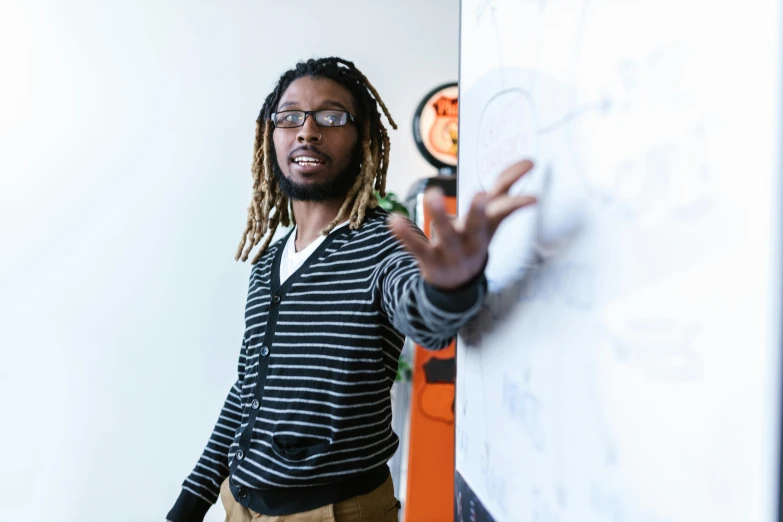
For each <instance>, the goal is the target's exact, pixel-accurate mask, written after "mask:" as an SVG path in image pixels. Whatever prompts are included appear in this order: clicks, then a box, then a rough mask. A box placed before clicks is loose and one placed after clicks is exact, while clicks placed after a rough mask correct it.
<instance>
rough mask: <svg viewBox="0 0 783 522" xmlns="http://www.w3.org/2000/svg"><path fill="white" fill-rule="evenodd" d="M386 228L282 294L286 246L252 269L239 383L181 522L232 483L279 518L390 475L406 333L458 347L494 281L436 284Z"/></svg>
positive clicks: (247, 500) (176, 516)
mask: <svg viewBox="0 0 783 522" xmlns="http://www.w3.org/2000/svg"><path fill="white" fill-rule="evenodd" d="M387 217H388V214H387V213H386V212H385V211H383V210H380V209H375V210H372V211H370V212H368V217H367V219H366V220H365V223H364V224H363V225H362V226H361V227H360V228H359V229H357V230H350V228H349V227H343V228H342V229H340V230H337V231H335V232H333V233H332V234H330V235H329V236H328V237H327V238H326V240H325V241H324V242H323V243H322V244H321V245H320V246H319V247H318V249H317V250H315V251H314V252H313V254H312V255H311V256H310V258H309V259H308V260H307V261H306V262H305V264H304V265H303V266H302V267H301V268H300V269H299V270H298V271H296V272H295V273H294V274H292V275H291V276H290V277H289V279H288V280H287V281H286V282H285V283H283V284H282V285H280V284H279V266H280V261H281V257H282V256H281V254H282V251H283V249H284V246H285V241H286V239H285V238H284V239H282V240H280V241H278V242H276V243H275V244H273V245H272V246H270V248H269V250H268V251H267V252H266V253H265V254H264V255H263V256H262V258H261V259H260V260H259V262H258V263H257V264H256V265H255V266H254V267H253V269H252V272H251V275H250V288H249V291H248V297H247V305H246V307H245V333H244V337H243V342H242V348H241V352H240V356H239V366H238V378H237V381H236V383H235V384H234V386H233V387H232V388H231V390H230V391H229V394H228V397H227V398H226V402H225V405H224V406H223V409H222V411H221V413H220V416H219V418H218V421H217V424H216V426H215V429H214V431H213V433H212V436H211V438H210V440H209V443H208V444H207V447H206V449H205V450H204V452H203V454H202V456H201V458H200V460H199V461H198V464H197V465H196V468H195V469H194V470H193V472H192V473H191V474H190V476H188V477H187V479H186V480H185V482H184V484H183V490H182V494H181V495H180V497H179V499H178V500H177V503H176V505H175V506H174V508H173V509H172V510H171V512H170V513H169V515H168V518H169V519H170V520H173V521H174V522H187V521H191V520H202V519H203V516H204V514H205V513H206V511H207V509H208V508H209V506H210V505H211V504H213V503H214V502H215V501H216V500H217V498H218V495H219V490H220V485H221V483H222V481H223V480H224V479H225V478H226V477H227V476H229V474H230V476H231V480H230V486H231V490H232V492H233V493H234V496H235V497H236V499H237V500H238V502H240V503H241V504H243V505H245V506H246V507H249V508H250V509H253V510H254V511H258V512H261V513H264V514H268V515H283V514H288V513H291V512H294V511H307V510H309V509H314V508H315V507H319V506H320V505H325V504H330V503H334V502H339V501H341V500H344V499H345V498H350V497H352V496H355V495H357V494H363V493H366V492H369V491H371V490H372V489H374V488H375V487H377V486H379V485H380V484H381V483H382V482H383V480H385V478H386V477H387V476H388V468H387V466H386V462H387V461H388V460H389V459H390V458H391V457H392V455H393V454H394V452H395V450H396V449H397V446H398V443H399V441H398V438H397V435H396V434H395V433H394V432H393V431H392V428H391V399H390V393H389V391H390V389H391V386H392V383H393V382H394V378H395V376H396V373H397V364H398V358H399V355H400V351H401V350H402V346H403V343H404V341H405V336H408V337H410V338H411V339H412V340H413V341H415V342H416V343H418V344H420V345H422V346H425V347H428V348H431V349H440V348H444V347H446V346H448V345H449V344H450V342H451V340H452V339H453V337H454V335H455V334H456V332H457V330H458V329H459V328H460V327H461V326H462V325H464V324H465V323H466V322H467V321H468V320H469V319H470V318H471V317H472V316H473V315H475V314H476V313H477V312H478V309H479V307H480V305H481V301H482V299H483V296H484V293H485V288H486V280H485V279H484V277H483V275H481V276H480V277H478V278H476V279H475V280H474V281H472V282H471V283H469V284H468V285H466V286H465V287H463V288H461V289H458V290H456V291H449V292H443V291H440V290H438V289H436V288H434V287H432V286H430V285H427V284H426V283H425V282H424V281H423V279H422V278H421V275H420V274H419V270H418V268H417V264H416V261H415V259H414V258H413V257H412V256H411V255H410V254H409V253H408V252H407V251H405V250H404V249H403V247H402V246H401V245H400V243H399V242H398V241H397V240H396V239H395V238H394V236H392V234H391V233H390V232H389V230H388V227H387V225H386V219H387Z"/></svg>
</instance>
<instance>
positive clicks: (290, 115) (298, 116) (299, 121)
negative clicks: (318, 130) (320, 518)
mask: <svg viewBox="0 0 783 522" xmlns="http://www.w3.org/2000/svg"><path fill="white" fill-rule="evenodd" d="M308 115H310V116H312V117H313V118H315V124H316V125H318V126H319V127H343V126H345V125H346V124H347V123H348V122H349V121H352V122H355V121H356V120H355V119H354V117H353V114H351V113H350V112H345V111H334V110H321V111H282V112H273V113H272V123H273V124H274V125H275V127H280V128H282V129H290V128H292V127H301V126H302V125H304V124H305V120H307V116H308Z"/></svg>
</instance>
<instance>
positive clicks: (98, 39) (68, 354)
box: [0, 0, 458, 522]
mask: <svg viewBox="0 0 783 522" xmlns="http://www.w3.org/2000/svg"><path fill="white" fill-rule="evenodd" d="M9 4H11V2H6V3H3V5H2V6H1V7H0V71H1V72H0V74H1V75H2V81H1V82H0V248H2V251H1V252H2V255H0V348H1V349H2V363H0V413H1V414H2V417H1V418H2V425H3V429H2V430H0V447H2V448H3V458H2V464H0V521H11V520H30V521H37V520H58V521H60V522H70V521H74V522H76V521H79V522H90V521H99V520H100V521H107V520H109V521H134V522H139V521H146V520H150V521H155V520H158V521H159V520H163V519H164V516H165V514H166V512H167V510H168V509H169V508H170V507H171V505H172V503H173V502H174V500H175V498H176V496H177V494H178V492H179V487H180V483H181V481H182V479H183V478H184V477H185V476H186V475H187V473H189V471H190V469H191V468H192V466H193V465H194V464H195V462H196V460H197V458H198V456H199V454H200V452H201V450H202V447H203V445H204V444H205V442H206V441H207V438H208V436H209V434H210V431H211V428H212V425H213V423H214V421H215V419H216V416H217V414H218V410H219V408H220V405H221V403H222V401H223V398H224V396H225V393H226V392H227V390H228V388H229V386H230V384H231V382H232V379H233V376H234V375H235V365H236V356H237V354H238V349H239V344H240V336H241V332H242V327H243V326H242V310H243V306H244V296H245V291H246V278H247V273H248V267H247V266H245V265H242V264H238V263H235V262H234V261H233V254H234V250H235V248H236V246H237V243H238V241H239V236H240V233H241V230H242V226H243V224H244V219H245V209H246V206H247V203H248V200H249V191H250V172H249V166H250V158H251V148H252V140H253V133H254V128H255V118H256V115H257V113H258V111H259V109H260V107H261V103H262V102H263V99H264V97H265V96H266V94H267V93H268V92H269V90H270V89H271V88H272V86H273V84H274V82H275V80H276V79H277V77H278V76H279V74H280V73H282V72H283V71H284V70H285V69H287V68H289V67H290V66H292V65H293V64H294V63H295V62H296V61H297V60H298V59H300V58H307V57H310V56H325V55H333V54H334V55H340V56H344V57H346V58H348V59H351V60H353V61H354V62H355V63H356V64H357V66H358V67H359V68H361V69H362V70H363V71H364V72H365V73H366V74H367V76H368V77H369V78H370V80H371V81H372V82H373V83H374V85H375V86H376V87H377V89H378V91H379V92H380V93H381V95H382V96H383V98H384V100H385V101H386V102H387V104H388V106H389V108H390V110H391V112H392V115H393V116H394V117H396V118H397V121H398V123H399V125H400V130H399V131H397V132H396V133H392V153H391V154H392V160H391V169H390V173H389V187H390V189H391V190H394V191H397V192H399V193H404V192H406V191H407V189H408V186H409V185H410V184H411V182H413V181H414V180H415V179H418V178H420V177H422V176H425V175H429V174H430V173H431V172H432V168H431V167H429V166H428V164H426V163H425V162H424V160H423V159H421V157H420V156H419V154H418V152H417V151H416V149H415V145H414V143H413V140H412V137H411V130H410V127H411V119H412V113H413V111H414V109H415V107H416V104H417V103H418V102H419V100H420V98H421V97H422V96H423V95H424V94H425V93H426V92H427V91H428V90H429V89H430V88H432V87H434V86H435V85H437V84H439V83H441V82H445V81H451V80H455V79H456V77H457V54H458V0H427V1H422V0H405V1H400V0H396V1H395V2H386V1H361V0H356V1H351V0H342V1H336V0H330V1H310V0H300V1H298V2H296V3H291V2H277V1H266V0H265V1H260V0H259V1H255V2H250V1H247V2H240V1H233V2H218V1H211V2H206V1H202V2H193V1H191V2H185V1H173V0H169V1H165V2H152V1H146V2H145V1H141V2H127V1H126V2H119V1H113V2H109V1H106V2H99V1H97V0H96V1H94V2H88V1H86V0H68V1H67V2H66V1H62V2H55V1H50V2H44V1H37V2H30V1H26V2H24V3H22V2H16V4H17V5H16V6H12V5H9ZM221 512H222V509H220V508H217V509H213V510H212V512H211V513H210V514H209V515H208V520H222V514H221Z"/></svg>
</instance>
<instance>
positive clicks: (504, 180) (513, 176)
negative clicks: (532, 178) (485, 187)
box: [488, 160, 533, 199]
mask: <svg viewBox="0 0 783 522" xmlns="http://www.w3.org/2000/svg"><path fill="white" fill-rule="evenodd" d="M532 169H533V162H532V161H530V160H523V161H520V162H517V163H514V164H513V165H511V166H510V167H508V168H507V169H506V170H504V171H503V173H502V174H501V175H500V176H499V177H498V179H497V181H496V182H495V185H494V186H493V187H492V188H491V189H490V191H489V192H488V196H489V198H490V199H492V198H494V197H497V196H499V195H501V194H506V193H507V192H508V190H509V189H510V188H511V187H512V186H513V185H514V183H516V182H517V181H519V179H520V178H521V177H522V176H524V175H525V174H527V173H528V172H530V171H531V170H532Z"/></svg>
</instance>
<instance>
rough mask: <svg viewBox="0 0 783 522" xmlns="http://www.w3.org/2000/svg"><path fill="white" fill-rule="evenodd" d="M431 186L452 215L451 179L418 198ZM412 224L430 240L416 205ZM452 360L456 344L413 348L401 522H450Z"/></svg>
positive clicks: (427, 219) (453, 187)
mask: <svg viewBox="0 0 783 522" xmlns="http://www.w3.org/2000/svg"><path fill="white" fill-rule="evenodd" d="M432 185H436V186H440V187H441V188H443V189H444V192H445V194H446V197H445V207H446V211H447V212H448V213H450V214H452V215H454V216H456V214H457V198H456V179H455V178H453V177H436V178H430V179H429V180H427V181H426V182H425V183H423V186H422V193H423V189H426V188H427V187H428V186H432ZM420 201H421V198H419V202H420ZM414 219H415V221H416V223H417V225H419V226H420V227H421V229H422V230H423V231H424V233H425V234H426V235H427V236H428V237H432V231H431V229H430V216H429V215H427V212H426V210H424V208H423V206H422V205H421V204H419V205H417V209H416V215H415V216H414ZM455 355H456V343H451V345H450V346H449V347H448V348H446V349H443V350H439V351H432V350H426V349H424V348H422V347H421V346H418V345H416V346H415V348H414V355H413V383H412V397H411V419H410V433H409V439H408V478H407V488H406V497H405V498H406V500H405V522H451V521H452V520H454V362H455V359H454V357H455Z"/></svg>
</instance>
